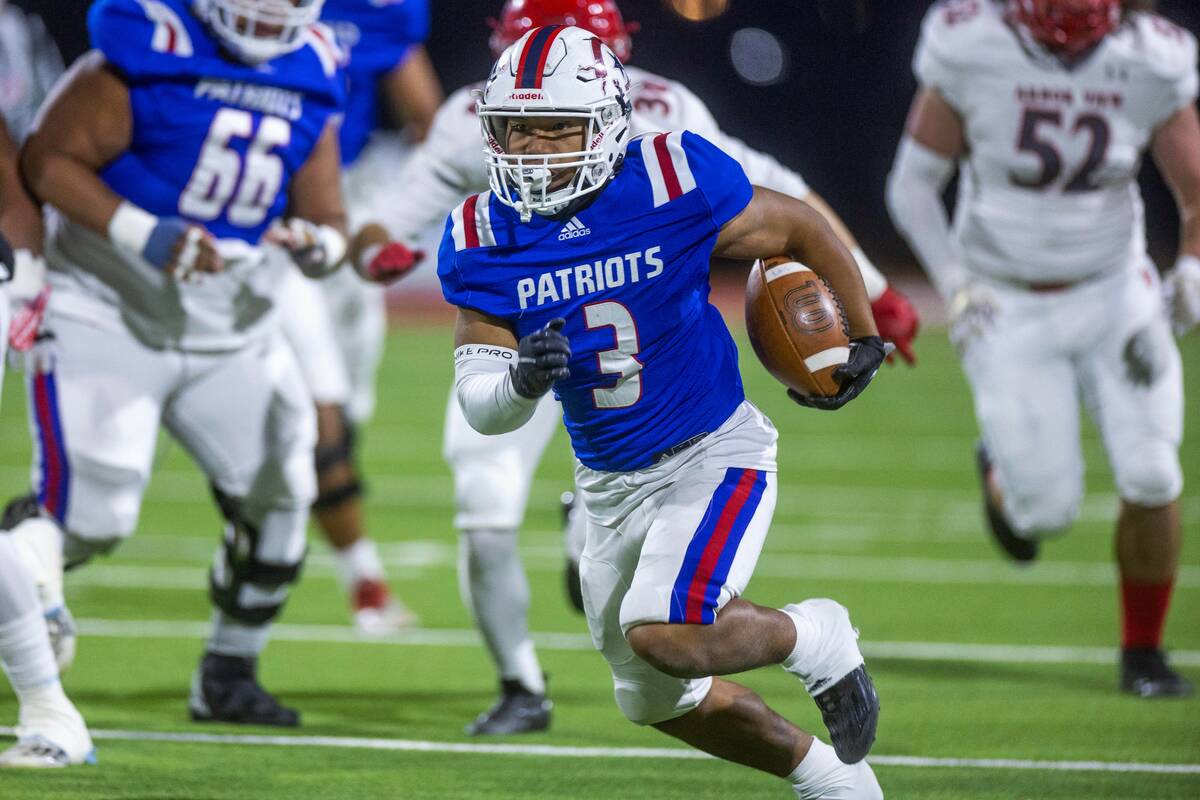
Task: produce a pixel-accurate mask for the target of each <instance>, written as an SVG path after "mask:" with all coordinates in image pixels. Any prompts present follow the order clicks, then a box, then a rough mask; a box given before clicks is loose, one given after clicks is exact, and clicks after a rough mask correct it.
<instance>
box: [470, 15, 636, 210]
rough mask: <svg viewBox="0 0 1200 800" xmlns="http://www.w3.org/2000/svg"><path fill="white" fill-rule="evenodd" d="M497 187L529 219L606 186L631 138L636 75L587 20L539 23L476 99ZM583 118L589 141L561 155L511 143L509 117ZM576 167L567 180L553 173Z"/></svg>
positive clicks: (502, 197)
mask: <svg viewBox="0 0 1200 800" xmlns="http://www.w3.org/2000/svg"><path fill="white" fill-rule="evenodd" d="M476 108H477V110H478V112H479V120H480V124H481V126H482V129H483V139H484V144H485V147H484V154H485V158H486V161H487V167H488V177H489V179H490V181H491V185H492V190H493V192H494V193H495V195H496V197H497V199H499V200H500V202H502V203H504V204H506V205H509V206H512V207H513V208H515V209H516V210H517V211H519V212H520V213H521V217H522V219H524V220H529V218H530V216H531V215H532V214H533V213H534V212H536V213H539V214H555V213H557V212H559V211H561V210H562V209H563V208H564V207H565V206H566V205H567V204H568V203H569V202H571V201H572V200H574V199H576V198H578V197H582V196H583V195H586V194H588V193H590V192H594V191H596V190H597V189H599V188H601V187H602V186H604V184H605V182H606V181H607V180H608V179H609V177H611V176H612V175H613V173H614V172H615V171H616V169H617V165H618V164H619V163H620V161H621V159H622V157H623V156H624V153H625V146H626V145H627V144H628V143H629V115H630V112H631V108H632V107H631V106H630V102H629V76H628V75H626V73H625V67H624V66H622V65H621V62H620V60H619V59H618V58H617V57H616V55H614V54H613V51H612V50H610V49H609V48H608V45H606V44H604V43H603V42H602V41H600V39H598V38H597V37H596V36H595V34H593V33H591V32H589V31H585V30H583V29H582V28H576V27H568V26H563V25H548V26H546V27H542V28H534V29H533V30H531V31H529V33H527V34H525V35H524V36H522V37H521V38H520V39H519V40H517V42H516V43H514V44H513V45H512V46H511V47H509V48H508V49H507V50H505V51H504V52H503V53H502V54H501V55H500V58H499V59H498V60H497V61H496V65H495V66H494V67H492V74H491V77H489V78H488V82H487V85H486V86H485V87H484V89H483V93H482V96H481V97H480V98H479V102H478V104H477V106H476ZM514 117H521V118H533V117H543V118H564V117H565V118H578V119H579V120H581V122H583V123H584V139H583V149H582V150H578V151H572V152H568V153H556V154H554V155H518V154H511V153H507V152H505V150H504V142H505V141H506V132H507V125H508V120H509V119H511V118H514ZM566 169H573V170H574V171H575V172H574V176H573V177H572V179H571V181H570V182H569V183H567V184H566V185H564V186H560V187H558V188H554V189H552V188H551V183H552V180H553V176H554V175H555V174H561V172H562V171H563V170H566Z"/></svg>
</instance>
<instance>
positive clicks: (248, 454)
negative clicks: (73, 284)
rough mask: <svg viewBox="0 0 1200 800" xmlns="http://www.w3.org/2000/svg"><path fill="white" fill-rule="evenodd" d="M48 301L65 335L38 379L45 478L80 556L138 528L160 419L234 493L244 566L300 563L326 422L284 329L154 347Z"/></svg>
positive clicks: (34, 362)
mask: <svg viewBox="0 0 1200 800" xmlns="http://www.w3.org/2000/svg"><path fill="white" fill-rule="evenodd" d="M50 305H51V311H50V314H49V315H48V317H47V320H46V324H45V330H46V331H48V332H49V333H51V334H52V335H53V340H52V341H49V342H46V343H44V344H43V345H39V347H38V348H36V349H35V351H34V353H33V355H32V356H31V358H30V359H29V362H30V368H29V369H28V370H27V375H26V381H27V384H28V390H29V420H30V430H31V433H32V437H33V443H34V462H33V486H34V490H35V491H36V492H37V493H38V497H39V500H40V502H41V504H42V506H43V507H44V508H45V509H46V511H47V512H49V513H50V514H51V515H53V516H54V517H55V518H56V519H58V521H59V523H60V524H61V525H62V526H63V528H64V530H65V531H66V532H67V534H68V545H67V549H68V552H67V558H68V560H69V561H76V560H79V559H80V558H86V557H87V556H88V555H89V553H88V550H89V548H90V549H91V551H92V552H97V551H103V550H108V549H111V548H112V547H113V546H114V545H115V544H116V543H117V541H118V540H119V539H121V538H124V537H127V536H129V535H131V534H132V533H133V531H134V529H135V528H136V526H137V521H138V515H139V512H140V510H141V503H142V496H143V493H144V491H145V488H146V485H147V483H148V481H149V479H150V475H151V469H152V466H153V462H154V454H155V445H156V442H157V437H158V431H159V428H160V426H162V427H165V428H166V429H167V430H168V431H169V432H170V433H171V435H172V437H173V438H174V439H175V440H176V441H177V442H179V444H181V445H182V446H183V447H184V449H186V450H187V451H188V453H189V454H190V455H191V456H192V457H193V458H194V459H195V461H196V463H197V464H198V465H199V466H200V468H201V469H202V470H203V471H204V473H205V474H206V475H207V476H208V479H209V480H210V481H211V482H212V485H213V487H214V488H215V489H216V490H217V491H218V492H220V493H221V494H222V495H224V496H225V500H226V502H225V505H224V506H223V511H225V512H226V515H227V518H228V517H236V520H235V519H230V524H231V528H234V527H239V526H240V527H242V528H244V529H245V531H250V532H251V533H248V534H246V535H249V536H251V538H253V540H254V542H253V547H252V551H251V552H250V553H248V554H246V553H243V554H242V555H243V556H245V555H248V556H249V557H250V558H251V560H252V562H253V564H252V566H253V569H252V570H251V572H248V573H246V574H248V575H250V574H251V573H253V574H257V575H264V574H266V573H268V572H271V573H272V575H274V574H275V572H286V571H287V568H289V567H296V566H298V565H299V563H300V562H301V560H302V558H303V555H304V548H305V524H306V521H307V518H308V508H309V505H310V504H311V503H312V501H313V498H314V497H315V495H316V485H315V484H316V479H315V477H314V472H313V447H314V444H315V440H316V422H315V418H314V412H313V407H312V399H311V397H310V395H309V393H308V390H307V389H306V387H305V385H304V381H303V379H302V378H301V377H300V372H299V369H298V368H297V366H296V362H295V360H294V358H293V357H292V353H291V351H290V350H289V349H288V347H287V345H286V344H285V343H284V341H283V339H282V337H280V336H278V335H277V334H275V335H271V336H268V337H266V338H264V339H262V340H259V341H256V342H253V343H252V344H250V345H247V346H246V347H244V348H242V349H240V350H235V351H230V352H222V353H190V352H180V351H174V350H155V349H152V348H148V347H146V346H144V345H143V344H141V343H140V342H139V341H138V340H137V339H135V338H134V337H133V335H132V334H130V333H129V332H128V331H126V330H124V329H120V330H117V329H113V328H111V327H109V326H102V325H98V324H94V323H91V322H87V321H83V320H80V319H76V318H74V317H69V316H64V315H62V314H56V313H54V301H53V298H52V299H51V304H50ZM230 535H231V534H230V533H229V532H227V539H229V537H230ZM235 538H236V537H235ZM235 544H236V545H238V546H239V547H242V548H245V547H246V543H245V542H244V541H242V542H240V543H239V542H230V545H231V546H233V545H235ZM72 548H75V549H76V551H77V552H74V553H73V552H72ZM272 571H274V572H272ZM251 582H253V581H251ZM270 582H273V580H272V581H270ZM286 582H287V581H284V583H286ZM277 588H278V587H277ZM285 588H286V587H284V589H285ZM281 592H282V589H280V590H278V591H276V593H275V594H276V596H275V597H273V598H256V597H255V592H254V591H253V587H247V590H246V592H245V593H244V597H243V598H242V600H243V601H244V602H245V604H246V605H248V606H263V607H265V606H274V605H277V604H278V603H279V602H282V600H281V598H280V597H279V596H278V595H279V594H280V593H281ZM259 600H261V602H259Z"/></svg>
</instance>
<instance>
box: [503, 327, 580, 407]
mask: <svg viewBox="0 0 1200 800" xmlns="http://www.w3.org/2000/svg"><path fill="white" fill-rule="evenodd" d="M566 324H567V321H566V320H565V319H562V318H559V319H552V320H550V321H549V322H547V323H546V327H544V328H542V329H541V330H540V331H534V332H533V333H531V334H529V335H528V336H526V337H525V338H524V339H522V340H521V342H520V344H518V345H517V365H516V366H515V367H512V368H511V370H512V382H513V388H514V389H516V390H517V394H519V395H521V396H522V397H527V398H529V399H530V400H536V399H537V398H539V397H541V396H542V395H544V394H545V393H546V392H548V391H550V387H551V386H553V385H554V382H555V381H557V380H562V379H563V378H568V377H570V375H571V370H569V369H567V363H568V362H569V361H570V360H571V345H570V343H569V342H568V341H567V337H565V336H563V335H562V332H561V331H562V329H563V325H566Z"/></svg>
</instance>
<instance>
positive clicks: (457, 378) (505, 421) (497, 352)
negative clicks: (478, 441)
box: [454, 344, 538, 436]
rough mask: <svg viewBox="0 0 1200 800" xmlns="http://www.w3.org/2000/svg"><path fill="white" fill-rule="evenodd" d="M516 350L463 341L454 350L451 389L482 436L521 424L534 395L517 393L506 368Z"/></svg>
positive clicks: (534, 401)
mask: <svg viewBox="0 0 1200 800" xmlns="http://www.w3.org/2000/svg"><path fill="white" fill-rule="evenodd" d="M516 363H517V351H516V350H512V349H510V348H507V347H497V346H495V345H479V344H465V345H463V346H462V347H460V348H458V349H457V350H455V351H454V393H455V395H457V396H458V404H459V406H460V407H461V408H462V411H463V416H465V417H466V418H467V422H468V423H469V424H470V425H471V427H472V428H474V429H475V430H477V431H479V432H480V433H482V434H484V435H485V436H496V435H498V434H501V433H509V432H511V431H515V430H516V429H517V428H519V427H521V426H522V425H524V424H525V423H526V422H528V421H529V419H530V417H532V416H533V412H534V410H536V409H537V405H538V401H537V399H532V400H531V399H529V398H528V397H522V396H521V395H519V394H517V390H516V389H515V388H514V387H513V382H512V376H511V375H510V368H511V367H512V366H513V365H515V364H516Z"/></svg>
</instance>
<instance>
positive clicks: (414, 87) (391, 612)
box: [280, 0, 443, 633]
mask: <svg viewBox="0 0 1200 800" xmlns="http://www.w3.org/2000/svg"><path fill="white" fill-rule="evenodd" d="M321 21H322V22H323V23H325V24H327V25H329V26H330V28H331V29H333V31H334V33H335V35H336V36H337V41H338V44H339V45H340V46H341V48H342V50H343V52H345V53H346V54H347V60H346V62H345V64H344V70H343V71H344V74H345V76H346V79H347V82H348V85H349V95H348V97H347V101H346V112H345V116H344V118H343V120H342V124H341V130H340V133H339V142H340V147H341V154H342V165H343V168H344V169H345V175H344V180H343V183H342V186H343V191H344V193H345V197H346V212H347V216H348V219H349V226H350V230H351V231H352V235H351V241H350V248H349V256H350V258H351V260H352V261H353V262H354V263H356V264H360V263H361V264H362V265H363V272H364V274H363V275H360V274H357V273H356V270H346V269H343V270H337V271H335V272H334V273H333V274H332V275H330V276H329V277H327V278H324V279H323V280H321V281H317V282H313V281H309V280H306V279H305V278H304V277H303V276H300V275H298V274H296V273H295V272H293V273H292V274H291V277H290V279H289V280H288V283H287V286H286V287H285V289H284V293H283V297H282V299H281V303H280V305H281V308H282V310H283V319H284V332H285V334H286V336H287V338H288V342H289V344H291V346H292V349H293V350H294V351H295V352H296V356H297V361H298V362H299V363H300V367H301V370H302V371H303V373H304V376H305V381H306V382H307V383H308V386H309V389H310V390H311V391H312V393H313V398H314V400H315V401H316V405H317V450H316V466H317V500H316V502H315V503H314V504H313V516H314V517H315V518H316V520H317V523H318V524H319V525H320V527H321V530H322V532H323V533H324V534H325V538H326V539H328V540H329V543H330V544H331V545H332V546H333V549H334V554H335V556H336V559H337V563H338V574H339V577H340V579H341V581H342V587H343V589H344V590H345V591H346V593H347V595H348V596H349V598H350V605H351V607H352V608H353V610H354V621H355V625H356V626H357V627H358V628H359V629H360V630H362V631H363V632H366V633H383V632H386V631H389V630H395V629H397V628H402V627H405V626H407V625H411V624H414V623H415V622H416V618H415V617H414V616H413V614H412V613H411V612H410V611H409V610H408V609H407V608H406V607H405V606H404V605H403V604H402V603H401V602H400V601H398V600H396V599H394V598H393V597H392V596H391V592H390V591H389V590H388V587H387V584H386V582H385V578H384V570H383V564H382V562H381V561H380V558H379V554H378V551H377V549H376V547H375V543H374V542H373V541H372V540H371V539H369V538H368V537H367V535H366V521H365V519H364V509H363V482H362V479H361V478H360V476H359V471H358V465H357V459H356V458H355V444H356V442H355V433H356V429H358V428H359V427H361V426H362V425H363V424H364V423H365V422H367V421H368V420H369V419H370V418H371V415H372V413H373V412H374V409H375V373H376V370H377V369H378V367H379V359H380V358H381V357H382V355H383V345H384V338H385V335H386V333H387V318H386V309H385V307H384V294H383V287H382V286H380V285H378V283H383V282H390V281H392V280H396V279H398V278H400V277H403V276H404V275H406V274H407V273H408V272H409V271H410V270H412V269H413V267H415V266H416V264H417V263H418V262H419V261H420V259H421V257H422V254H421V253H420V252H419V251H413V250H410V249H409V248H408V247H407V246H405V245H404V244H403V243H400V242H397V241H394V240H393V237H392V234H391V233H389V231H388V229H387V227H386V224H385V221H386V219H387V212H388V210H389V209H390V208H392V207H394V206H395V204H396V203H397V202H398V201H403V202H412V196H411V195H409V194H408V193H405V192H397V191H396V184H395V183H394V178H395V176H396V173H397V171H398V170H399V169H400V165H401V164H402V163H403V161H404V159H405V158H407V157H408V155H409V153H410V152H411V147H410V145H409V144H408V142H406V141H405V138H404V137H402V136H401V135H400V133H399V132H397V131H395V130H387V129H386V128H387V125H388V123H389V122H390V123H392V124H394V125H396V126H399V125H403V126H404V129H405V132H406V133H408V134H410V136H411V138H412V139H413V140H416V141H420V140H422V139H424V138H425V135H426V133H427V132H428V131H429V126H430V124H431V123H432V121H433V115H434V114H435V113H436V112H437V108H438V105H439V104H440V103H441V101H442V99H443V94H442V91H441V84H440V83H439V82H438V78H437V75H436V74H435V73H434V71H433V66H432V64H430V61H429V56H428V55H427V54H426V52H425V48H424V47H423V46H422V45H421V43H422V42H423V41H424V40H425V39H426V37H427V36H428V35H429V5H428V2H427V0H401V1H400V2H396V1H395V0H392V1H391V2H387V1H386V0H383V1H381V0H327V2H326V3H325V6H324V8H323V9H322V12H321Z"/></svg>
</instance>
